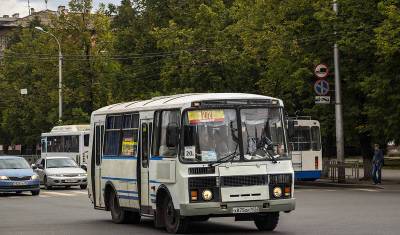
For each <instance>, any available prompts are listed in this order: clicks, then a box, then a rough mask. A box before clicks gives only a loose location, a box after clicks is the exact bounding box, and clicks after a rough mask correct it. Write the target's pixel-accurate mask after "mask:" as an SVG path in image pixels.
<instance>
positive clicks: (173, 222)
mask: <svg viewBox="0 0 400 235" xmlns="http://www.w3.org/2000/svg"><path fill="white" fill-rule="evenodd" d="M163 217H164V224H165V229H166V230H167V232H169V233H185V232H186V231H187V230H188V227H189V220H188V219H187V218H182V217H181V216H180V214H179V212H177V211H176V210H175V207H174V204H173V202H172V199H171V198H170V197H168V198H167V199H165V200H164V204H163Z"/></svg>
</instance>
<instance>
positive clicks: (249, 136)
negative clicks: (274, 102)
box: [240, 108, 287, 160]
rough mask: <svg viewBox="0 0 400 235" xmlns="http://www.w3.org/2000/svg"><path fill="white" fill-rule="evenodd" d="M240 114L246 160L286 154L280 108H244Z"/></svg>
mask: <svg viewBox="0 0 400 235" xmlns="http://www.w3.org/2000/svg"><path fill="white" fill-rule="evenodd" d="M240 116H241V120H242V135H243V150H244V154H245V159H246V160H262V159H268V158H273V157H274V158H278V157H281V156H285V155H286V153H287V151H286V147H285V135H284V130H283V128H284V125H283V122H282V115H281V109H280V108H256V109H242V110H241V111H240Z"/></svg>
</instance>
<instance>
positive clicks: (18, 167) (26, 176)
mask: <svg viewBox="0 0 400 235" xmlns="http://www.w3.org/2000/svg"><path fill="white" fill-rule="evenodd" d="M24 191H30V192H31V193H32V195H34V196H36V195H39V193H40V181H39V176H38V175H37V174H36V173H35V172H33V170H32V169H31V168H30V166H29V163H28V162H27V161H26V160H25V159H24V158H22V157H16V156H0V192H16V193H21V192H24Z"/></svg>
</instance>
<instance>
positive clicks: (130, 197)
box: [118, 195, 139, 200]
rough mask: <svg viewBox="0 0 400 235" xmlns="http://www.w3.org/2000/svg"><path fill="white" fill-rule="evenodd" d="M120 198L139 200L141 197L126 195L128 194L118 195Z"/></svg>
mask: <svg viewBox="0 0 400 235" xmlns="http://www.w3.org/2000/svg"><path fill="white" fill-rule="evenodd" d="M118 198H122V199H130V200H139V197H135V196H126V195H118Z"/></svg>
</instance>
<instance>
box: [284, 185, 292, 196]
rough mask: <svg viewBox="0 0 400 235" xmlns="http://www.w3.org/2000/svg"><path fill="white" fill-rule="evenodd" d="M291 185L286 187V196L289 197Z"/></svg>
mask: <svg viewBox="0 0 400 235" xmlns="http://www.w3.org/2000/svg"><path fill="white" fill-rule="evenodd" d="M290 191H291V189H290V187H285V197H289V196H290Z"/></svg>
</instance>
